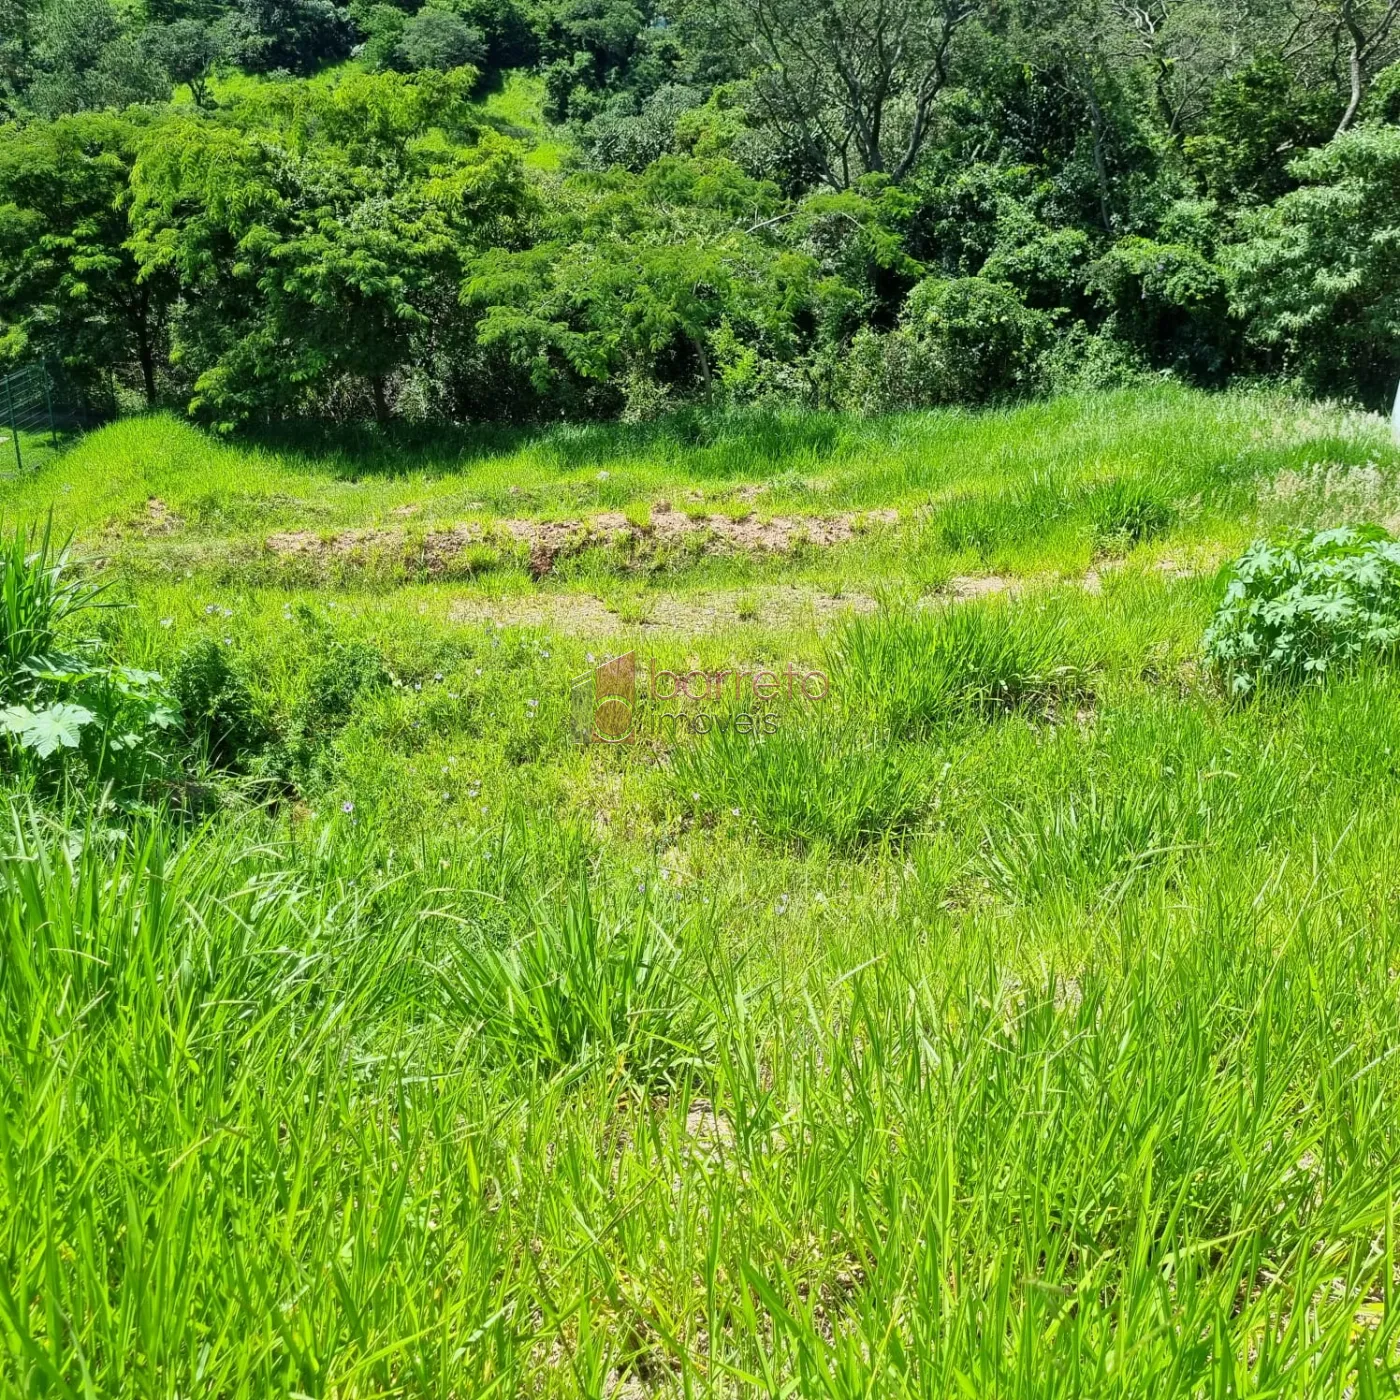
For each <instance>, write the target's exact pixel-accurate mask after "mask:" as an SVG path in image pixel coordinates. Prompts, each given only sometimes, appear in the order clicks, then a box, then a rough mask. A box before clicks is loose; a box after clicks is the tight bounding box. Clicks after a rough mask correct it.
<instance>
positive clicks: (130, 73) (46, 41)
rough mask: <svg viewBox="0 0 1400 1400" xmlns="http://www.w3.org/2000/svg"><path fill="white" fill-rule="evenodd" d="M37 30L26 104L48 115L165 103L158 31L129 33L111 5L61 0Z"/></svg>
mask: <svg viewBox="0 0 1400 1400" xmlns="http://www.w3.org/2000/svg"><path fill="white" fill-rule="evenodd" d="M43 20H44V22H43V24H42V25H39V26H36V27H35V29H34V31H33V32H34V35H35V43H34V45H33V48H32V53H31V61H32V66H33V70H34V71H33V73H32V74H31V76H30V81H29V85H28V89H27V92H26V94H25V96H26V101H27V103H28V105H29V106H31V107H32V108H33V109H34V110H35V111H37V112H39V113H41V114H43V115H44V116H61V115H63V114H65V113H68V112H83V111H98V110H102V109H113V110H120V109H122V108H124V107H128V106H131V105H134V104H139V103H151V102H165V101H168V100H169V97H170V75H169V73H168V72H167V71H166V68H165V65H164V63H163V61H162V55H161V48H160V42H159V31H158V30H154V29H134V30H132V29H128V28H127V27H126V26H124V25H123V23H122V20H121V18H120V17H119V16H118V14H117V11H116V10H115V9H114V8H113V6H112V4H111V3H110V0H57V3H55V4H53V5H52V6H50V7H48V8H46V10H45V11H44V17H43Z"/></svg>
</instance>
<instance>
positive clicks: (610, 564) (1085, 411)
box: [0, 389, 1400, 1400]
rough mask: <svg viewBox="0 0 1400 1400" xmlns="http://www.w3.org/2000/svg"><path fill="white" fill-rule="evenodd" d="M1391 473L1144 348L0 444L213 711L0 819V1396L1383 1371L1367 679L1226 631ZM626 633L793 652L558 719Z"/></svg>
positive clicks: (1387, 825) (1387, 1200) (1386, 822)
mask: <svg viewBox="0 0 1400 1400" xmlns="http://www.w3.org/2000/svg"><path fill="white" fill-rule="evenodd" d="M1397 472H1400V454H1397V452H1396V450H1395V448H1394V447H1393V446H1391V445H1390V443H1389V439H1388V437H1387V435H1386V433H1385V430H1384V425H1383V424H1382V423H1381V422H1380V420H1378V419H1373V418H1368V417H1364V416H1360V415H1349V414H1345V413H1342V412H1340V411H1336V410H1332V409H1328V408H1324V407H1318V406H1313V405H1305V404H1301V403H1297V402H1294V401H1291V400H1286V399H1283V398H1278V397H1270V396H1264V395H1260V396H1245V395H1235V396H1219V397H1208V396H1204V395H1197V394H1189V393H1186V392H1184V391H1180V390H1170V389H1162V390H1157V391H1151V392H1134V393H1125V394H1120V395H1112V396H1104V397H1102V398H1096V399H1084V400H1073V401H1071V400H1067V401H1058V402H1054V403H1050V404H1045V405H1039V406H1034V407H1029V408H1025V409H1022V410H1018V411H1015V412H1007V413H1003V414H991V415H985V416H976V417H974V416H968V415H963V414H958V413H946V414H930V415H919V416H912V417H908V418H899V419H891V420H879V421H864V422H862V421H857V420H844V419H840V418H822V417H813V416H808V417H800V418H791V419H784V418H772V419H762V420H760V419H753V418H747V419H728V420H723V419H721V420H714V419H707V418H705V417H703V416H697V417H695V418H689V419H672V420H667V421H665V422H662V423H659V424H655V425H639V426H635V427H612V428H604V427H597V428H568V429H562V428H561V429H559V430H557V431H550V432H547V433H543V434H536V435H533V436H531V435H524V434H517V435H512V436H509V437H507V436H499V437H495V438H492V437H483V436H464V437H463V438H462V439H461V441H453V442H447V441H444V440H442V439H437V440H434V441H426V442H420V443H415V442H411V441H403V442H397V443H385V442H383V441H379V440H367V441H363V442H352V441H345V440H339V441H336V440H331V439H329V438H327V439H319V440H314V441H312V440H302V441H295V442H292V441H282V442H272V441H268V442H264V443H261V444H250V443H247V442H232V443H217V442H212V441H211V440H209V439H208V438H206V437H204V436H202V435H201V434H199V433H197V432H196V431H195V430H193V429H191V428H189V427H187V426H185V425H183V424H180V423H178V422H175V421H173V420H169V419H164V418H152V419H139V420H133V421H128V422H123V423H119V424H117V425H114V426H113V427H110V428H108V429H105V430H104V431H102V432H100V433H97V434H94V435H93V436H91V437H89V438H87V439H85V440H84V441H82V442H80V443H78V444H77V445H76V446H75V447H74V448H73V449H72V450H71V451H70V452H68V453H67V455H65V456H63V457H62V458H60V459H58V460H57V461H54V462H52V463H51V464H49V465H46V466H45V467H43V469H42V470H41V471H40V472H39V473H38V474H36V475H33V476H30V477H27V478H24V479H21V480H17V481H12V482H5V483H0V505H3V510H4V514H5V517H6V520H7V521H8V522H13V521H15V520H21V521H25V520H30V519H33V518H35V517H37V516H40V515H42V514H43V513H45V512H47V511H49V510H52V511H53V513H54V517H55V519H56V521H57V522H58V523H60V524H61V525H62V526H64V527H65V528H67V529H72V530H74V531H75V532H76V536H77V546H76V547H77V549H78V551H79V552H80V553H81V554H83V555H85V556H87V557H89V558H91V559H93V560H95V561H100V562H99V563H98V564H97V565H96V567H97V568H98V569H99V570H100V572H101V575H102V576H103V577H104V578H106V579H107V580H108V581H109V582H110V584H111V588H110V590H109V593H108V594H107V598H108V600H109V601H120V602H122V603H124V604H126V605H127V606H124V607H121V608H112V609H107V610H105V611H103V612H102V613H101V614H100V615H99V617H98V621H97V623H96V625H97V627H98V629H99V630H100V632H101V635H102V637H103V639H104V640H105V642H106V644H107V646H108V647H109V648H110V650H111V652H112V654H113V655H115V656H118V657H120V658H121V659H122V660H124V661H126V662H127V663H129V664H131V665H135V666H141V667H148V668H151V669H155V670H158V671H160V672H161V673H162V674H163V675H165V676H167V677H170V678H172V684H174V685H175V687H176V689H177V691H178V693H179V695H180V697H181V703H182V706H183V708H184V712H185V717H186V724H187V728H188V729H189V730H190V734H191V737H190V742H191V743H192V744H194V745H195V752H196V758H195V759H192V760H189V761H187V762H186V763H185V764H184V765H183V769H182V772H181V773H180V774H179V776H178V778H177V779H176V780H173V781H168V782H166V783H165V784H164V786H163V789H162V792H163V794H164V795H163V797H162V800H161V804H160V805H159V806H158V807H156V808H155V809H153V810H149V811H138V812H136V813H135V814H134V815H133V814H124V813H122V812H119V811H117V810H115V809H112V808H104V807H102V806H101V804H100V803H99V804H96V805H93V804H91V803H88V802H84V801H82V800H80V798H79V797H78V796H77V795H75V794H72V793H69V794H67V795H66V796H65V795H64V794H62V793H57V794H54V793H52V792H47V791H43V790H39V791H36V792H35V793H29V792H25V791H18V790H17V791H16V792H15V794H14V796H13V797H12V799H11V805H12V808H13V817H12V818H11V820H10V821H9V823H8V827H7V829H8V831H9V835H8V836H7V838H6V843H5V852H6V855H5V859H4V862H3V883H0V919H3V925H2V926H0V1390H3V1391H5V1392H6V1393H15V1394H24V1395H34V1396H38V1395H70V1394H71V1395H74V1396H89V1395H116V1394H129V1395H141V1396H146V1395H149V1396H161V1397H165V1396H177V1395H178V1396H203V1395H211V1396H256V1397H262V1396H270V1395H274V1394H276V1395H288V1394H291V1395H312V1396H327V1397H342V1398H344V1400H348V1398H349V1397H368V1396H380V1395H394V1396H447V1395H451V1396H462V1397H481V1396H488V1395H489V1396H497V1395H499V1396H508V1395H531V1396H534V1395H541V1396H590V1397H591V1396H599V1397H601V1396H607V1395H621V1396H626V1397H629V1400H634V1398H635V1397H639V1396H644V1395H666V1396H670V1395H677V1396H680V1395H686V1396H690V1395H693V1396H750V1395H762V1396H772V1397H780V1396H782V1397H785V1396H792V1395H803V1396H806V1395H827V1396H834V1397H856V1396H904V1395H918V1396H930V1397H941V1396H967V1397H981V1396H998V1397H1003V1396H1004V1397H1013V1396H1026V1397H1031V1396H1034V1397H1050V1396H1064V1397H1071V1396H1095V1397H1099V1396H1104V1397H1108V1396H1112V1397H1129V1396H1133V1397H1136V1396H1142V1397H1151V1400H1167V1398H1168V1397H1178V1396H1181V1397H1186V1396H1210V1397H1225V1396H1242V1395H1258V1396H1270V1397H1279V1396H1296V1397H1337V1398H1338V1400H1340V1398H1341V1397H1343V1396H1373V1395H1376V1396H1378V1395H1392V1394H1395V1393H1397V1389H1400V1309H1397V1307H1396V1305H1395V1303H1394V1293H1395V1289H1396V1287H1397V1286H1398V1285H1400V1257H1397V1246H1396V1239H1395V1202H1396V1175H1397V1168H1398V1167H1400V1115H1397V1113H1396V1104H1397V1097H1398V1096H1397V1090H1398V1089H1400V676H1397V674H1396V672H1395V671H1394V670H1392V669H1389V668H1388V667H1387V666H1385V665H1384V664H1366V665H1362V666H1360V667H1357V668H1353V669H1351V670H1349V671H1346V672H1344V673H1340V674H1337V675H1335V676H1332V677H1330V678H1329V679H1328V680H1327V681H1326V683H1325V684H1322V683H1319V684H1311V685H1307V686H1302V687H1296V688H1293V689H1289V690H1286V691H1285V690H1279V691H1276V692H1272V693H1266V694H1262V695H1260V696H1258V697H1257V698H1255V699H1254V700H1253V701H1252V702H1251V703H1248V704H1241V703H1235V702H1232V701H1230V700H1229V698H1228V697H1227V696H1226V695H1225V693H1224V692H1223V690H1222V688H1221V686H1220V685H1219V684H1218V682H1217V680H1216V679H1215V678H1214V677H1213V676H1212V675H1211V674H1210V673H1209V671H1208V670H1207V668H1206V667H1205V666H1204V664H1203V656H1202V636H1203V634H1204V632H1205V630H1206V627H1207V626H1208V624H1209V622H1210V620H1211V617H1212V615H1213V613H1214V611H1215V608H1216V606H1217V605H1218V603H1219V600H1220V597H1221V595H1222V592H1223V590H1224V586H1225V574H1226V569H1227V567H1228V564H1229V561H1230V560H1232V559H1233V558H1234V557H1235V556H1236V555H1237V554H1238V553H1239V552H1240V550H1241V549H1242V548H1243V547H1244V546H1245V544H1247V542H1248V541H1249V540H1250V539H1252V538H1253V537H1255V536H1256V535H1260V534H1266V535H1276V534H1281V533H1284V532H1286V531H1288V530H1289V529H1291V528H1293V527H1295V526H1307V527H1310V528H1318V527H1323V526H1329V525H1333V524H1339V523H1344V522H1355V521H1376V522H1380V523H1386V522H1389V523H1390V525H1391V527H1392V528H1394V526H1395V524H1396V522H1397V520H1400V490H1397V479H1396V478H1397ZM628 650H634V651H636V652H637V653H638V655H639V656H640V657H641V658H643V659H645V660H651V661H653V662H654V664H655V667H656V668H657V669H668V670H672V671H676V672H682V673H687V672H691V671H694V670H705V671H710V672H719V671H729V672H732V671H734V670H745V669H746V670H749V671H750V672H752V671H754V670H757V669H764V668H767V669H770V670H772V671H773V672H774V674H775V675H778V676H782V675H783V674H785V668H787V667H788V666H789V664H792V665H793V666H794V667H796V668H799V669H800V670H802V671H803V672H808V673H810V672H817V671H819V672H821V674H822V675H823V676H825V677H827V678H828V679H829V683H830V684H829V692H826V693H824V694H823V695H822V696H821V697H820V698H816V699H807V700H804V699H802V698H801V696H800V694H799V695H798V696H796V697H794V696H792V695H789V694H788V693H786V692H782V691H780V693H779V694H777V695H774V696H770V697H768V698H767V699H759V700H755V701H753V702H752V703H750V702H748V701H746V702H744V703H742V704H741V703H740V702H738V701H736V700H734V698H733V697H732V695H729V694H728V693H726V696H725V698H723V699H720V700H717V701H715V702H714V703H713V704H711V705H709V707H708V709H707V710H706V713H709V714H710V715H712V717H713V718H714V720H715V723H714V724H713V726H712V728H711V732H709V733H706V734H702V735H693V734H691V733H689V728H690V721H689V720H682V721H681V722H680V724H679V725H677V724H676V723H675V722H669V723H662V722H659V721H658V722H657V723H655V724H653V725H652V726H651V727H645V728H644V729H643V732H642V733H641V735H640V737H639V739H638V741H637V742H634V743H630V744H620V745H616V746H611V745H604V744H594V745H591V746H587V747H580V746H579V745H577V744H575V743H574V742H573V741H572V739H571V735H570V720H569V714H570V683H571V681H572V680H573V679H574V678H575V677H577V676H580V675H583V674H587V673H588V672H589V671H590V669H591V666H592V665H593V664H594V663H595V662H596V661H601V660H602V659H603V658H604V657H608V656H612V655H615V654H618V653H623V652H626V651H628ZM679 708H680V710H681V711H682V712H683V713H684V714H686V715H691V716H693V715H694V714H696V713H699V712H700V711H701V710H702V709H704V708H705V707H704V706H701V705H698V704H692V705H691V706H690V708H689V709H686V706H685V705H684V704H681V705H679ZM741 710H753V711H754V712H755V713H756V714H757V716H758V719H759V720H760V721H762V720H763V719H764V718H765V717H767V718H770V719H771V720H772V724H771V727H770V728H771V732H766V733H764V732H763V730H764V727H765V726H764V725H763V724H762V723H760V724H759V726H758V727H759V729H760V735H759V736H755V735H751V734H748V733H746V732H744V731H743V730H742V729H741V728H740V727H739V726H738V724H737V722H736V721H737V715H738V712H739V711H741ZM22 786H24V785H23V784H22V783H18V782H17V783H16V787H17V789H18V788H19V787H22ZM65 803H66V804H67V805H66V806H65V805H64V804H65Z"/></svg>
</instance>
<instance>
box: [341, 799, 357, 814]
mask: <svg viewBox="0 0 1400 1400" xmlns="http://www.w3.org/2000/svg"><path fill="white" fill-rule="evenodd" d="M340 810H341V811H342V812H353V811H354V810H355V804H354V803H353V802H349V801H346V802H342V803H341V804H340Z"/></svg>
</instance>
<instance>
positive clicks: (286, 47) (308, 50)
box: [230, 0, 354, 73]
mask: <svg viewBox="0 0 1400 1400" xmlns="http://www.w3.org/2000/svg"><path fill="white" fill-rule="evenodd" d="M233 21H234V22H233V24H232V25H231V28H230V33H231V42H232V47H233V50H234V53H235V54H236V56H237V58H238V61H239V62H240V63H242V64H243V66H244V67H245V68H249V69H251V70H252V71H253V72H255V73H267V72H272V71H274V70H277V69H285V70H286V71H287V72H289V73H311V72H313V71H314V70H315V69H316V68H318V67H319V66H320V65H321V64H323V63H329V62H333V61H334V60H336V59H340V58H344V57H346V55H347V54H349V52H350V47H351V44H352V42H353V39H354V26H353V24H352V23H351V20H350V16H349V14H348V13H347V12H346V11H345V10H343V9H341V8H340V7H339V6H338V5H335V4H333V3H332V0H238V6H237V9H236V10H235V12H234V15H233Z"/></svg>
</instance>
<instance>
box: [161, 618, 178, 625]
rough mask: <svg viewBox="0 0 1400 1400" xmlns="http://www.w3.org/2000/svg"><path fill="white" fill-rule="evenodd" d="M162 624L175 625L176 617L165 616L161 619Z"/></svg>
mask: <svg viewBox="0 0 1400 1400" xmlns="http://www.w3.org/2000/svg"><path fill="white" fill-rule="evenodd" d="M160 625H161V626H162V627H174V625H175V619H174V618H173V617H163V618H161V620H160Z"/></svg>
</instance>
